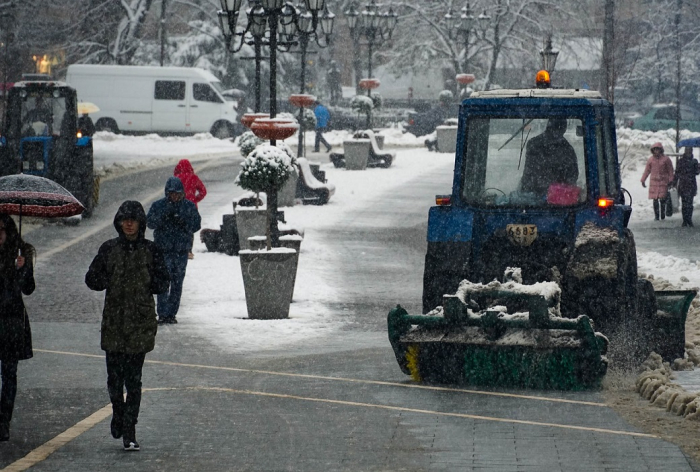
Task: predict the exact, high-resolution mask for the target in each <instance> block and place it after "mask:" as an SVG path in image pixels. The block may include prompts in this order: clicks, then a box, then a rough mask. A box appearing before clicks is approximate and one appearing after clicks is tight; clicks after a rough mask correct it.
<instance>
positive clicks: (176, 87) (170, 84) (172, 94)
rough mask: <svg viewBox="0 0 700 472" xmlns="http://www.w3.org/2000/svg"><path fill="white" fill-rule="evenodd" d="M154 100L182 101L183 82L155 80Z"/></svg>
mask: <svg viewBox="0 0 700 472" xmlns="http://www.w3.org/2000/svg"><path fill="white" fill-rule="evenodd" d="M154 97H155V99H156V100H184V99H185V82H180V81H175V80H156V92H155V95H154Z"/></svg>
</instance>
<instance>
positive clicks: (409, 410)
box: [144, 387, 658, 439]
mask: <svg viewBox="0 0 700 472" xmlns="http://www.w3.org/2000/svg"><path fill="white" fill-rule="evenodd" d="M145 390H148V391H169V390H170V391H172V390H199V391H217V392H228V393H237V394H241V395H255V396H261V397H272V398H284V399H290V400H301V401H308V402H318V403H331V404H334V405H345V406H356V407H363V408H377V409H381V410H391V411H401V412H406V413H420V414H425V415H437V416H448V417H452V418H465V419H471V420H480V421H494V422H498V423H512V424H522V425H528V426H544V427H549V428H560V429H571V430H576V431H587V432H591V433H603V434H616V435H620V436H634V437H642V438H654V439H658V436H655V435H653V434H646V433H635V432H633V431H619V430H615V429H605V428H590V427H587V426H572V425H566V424H559V423H543V422H540V421H527V420H515V419H510V418H497V417H493V416H479V415H470V414H467V413H450V412H443V411H434V410H421V409H418V408H406V407H402V406H391V405H378V404H375V403H360V402H350V401H345V400H332V399H328V398H315V397H301V396H298V395H287V394H283V393H269V392H257V391H253V390H238V389H234V388H223V387H184V388H177V387H162V388H149V389H144V391H145Z"/></svg>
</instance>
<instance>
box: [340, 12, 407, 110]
mask: <svg viewBox="0 0 700 472" xmlns="http://www.w3.org/2000/svg"><path fill="white" fill-rule="evenodd" d="M345 16H346V18H347V21H348V28H350V35H351V36H352V37H353V45H354V46H355V54H359V53H358V52H357V51H358V46H359V38H360V36H364V37H365V38H366V39H367V52H368V55H367V77H368V78H372V50H373V48H374V47H375V46H379V45H380V44H381V43H382V41H385V40H388V39H390V38H391V35H392V33H393V32H394V28H395V27H396V23H397V21H398V15H397V14H396V13H395V12H394V10H393V8H392V7H391V6H390V7H389V10H387V11H385V12H380V11H379V6H378V5H377V3H376V1H375V0H370V2H369V3H368V4H366V5H365V9H364V10H362V12H361V13H360V12H358V11H357V9H356V8H355V6H354V5H351V6H350V8H349V9H348V10H347V11H346V12H345ZM357 71H358V68H356V69H355V78H356V80H357ZM357 83H358V84H359V80H357ZM367 96H371V90H370V89H367Z"/></svg>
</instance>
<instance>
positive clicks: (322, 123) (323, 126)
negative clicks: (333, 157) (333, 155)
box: [314, 100, 331, 152]
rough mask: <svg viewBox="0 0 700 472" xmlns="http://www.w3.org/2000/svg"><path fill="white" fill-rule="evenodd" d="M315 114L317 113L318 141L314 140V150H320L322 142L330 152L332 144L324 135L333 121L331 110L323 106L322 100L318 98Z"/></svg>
mask: <svg viewBox="0 0 700 472" xmlns="http://www.w3.org/2000/svg"><path fill="white" fill-rule="evenodd" d="M314 115H316V141H315V142H314V152H319V148H320V145H321V143H323V145H324V146H326V152H330V150H331V145H330V144H329V143H328V141H326V138H324V137H323V133H324V132H325V131H328V125H329V124H330V121H331V112H329V111H328V108H326V107H325V106H323V105H322V104H321V102H319V101H318V100H316V108H314Z"/></svg>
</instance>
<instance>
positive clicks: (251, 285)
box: [239, 248, 299, 320]
mask: <svg viewBox="0 0 700 472" xmlns="http://www.w3.org/2000/svg"><path fill="white" fill-rule="evenodd" d="M239 256H240V259H241V272H242V273H243V288H244V289H245V301H246V306H247V308H248V318H250V319H254V320H279V319H284V318H289V304H290V302H291V300H292V294H293V293H294V282H295V280H296V270H297V265H298V263H299V262H298V261H299V253H298V252H297V251H295V250H294V249H288V248H276V249H274V250H272V251H241V252H240V253H239Z"/></svg>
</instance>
